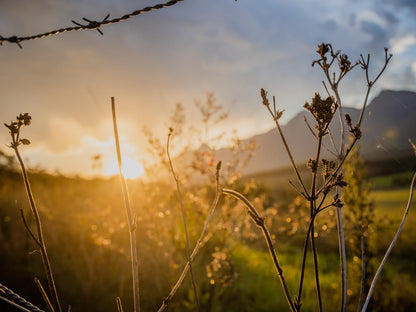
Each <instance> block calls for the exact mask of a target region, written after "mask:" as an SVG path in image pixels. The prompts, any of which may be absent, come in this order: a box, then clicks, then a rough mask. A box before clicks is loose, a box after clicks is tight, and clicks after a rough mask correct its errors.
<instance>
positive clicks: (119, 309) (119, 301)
mask: <svg viewBox="0 0 416 312" xmlns="http://www.w3.org/2000/svg"><path fill="white" fill-rule="evenodd" d="M116 304H117V311H118V312H123V305H122V304H121V298H120V297H117V298H116Z"/></svg>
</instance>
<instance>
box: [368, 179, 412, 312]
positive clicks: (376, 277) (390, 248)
mask: <svg viewBox="0 0 416 312" xmlns="http://www.w3.org/2000/svg"><path fill="white" fill-rule="evenodd" d="M415 180H416V172H415V174H414V175H413V179H412V183H411V185H410V191H409V193H410V194H409V200H408V202H407V206H406V209H405V211H404V214H403V218H402V221H401V222H400V225H399V228H398V229H397V232H396V234H395V235H394V237H393V240H392V241H391V243H390V246H389V248H388V249H387V251H386V254H385V255H384V257H383V260H382V261H381V263H380V266H379V267H378V269H377V272H376V274H375V276H374V278H373V281H372V282H371V286H370V290H369V291H368V294H367V298H366V300H365V303H364V306H363V309H362V310H361V312H365V311H366V310H367V306H368V304H369V302H370V299H371V296H372V294H373V290H374V287H375V285H376V282H377V279H378V277H379V275H380V273H381V270H382V269H383V266H384V264H385V263H386V261H387V258H388V257H389V255H390V253H391V251H392V249H393V247H394V245H395V244H396V241H397V238H398V237H399V235H400V233H401V231H402V229H403V226H404V223H405V221H406V218H407V214H408V213H409V209H410V206H411V204H412V198H413V187H414V185H415Z"/></svg>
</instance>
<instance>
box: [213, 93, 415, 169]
mask: <svg viewBox="0 0 416 312" xmlns="http://www.w3.org/2000/svg"><path fill="white" fill-rule="evenodd" d="M344 113H348V114H350V116H351V118H352V121H353V123H356V122H357V121H358V118H359V114H360V111H359V110H358V109H356V108H351V107H344V108H343V114H344ZM305 117H306V119H307V120H308V123H309V125H310V126H311V127H312V128H313V127H314V122H313V120H312V118H311V117H310V114H309V113H307V112H306V111H302V112H300V113H299V114H297V115H296V116H295V117H294V118H292V119H291V120H290V121H289V122H288V123H287V124H286V125H284V126H282V130H283V132H284V134H285V136H286V140H287V142H288V144H289V146H290V148H291V150H292V153H293V157H294V159H295V162H297V163H300V164H303V163H305V162H306V161H307V159H308V158H309V157H313V156H314V155H313V154H314V151H315V148H316V139H315V138H314V136H313V135H312V133H311V131H309V130H308V126H307V124H306V122H305ZM415 121H416V92H411V91H392V90H385V91H382V92H380V94H378V95H377V96H376V97H375V98H374V99H373V100H372V101H371V102H370V103H369V105H368V106H367V109H366V112H365V115H364V120H363V125H362V131H363V137H362V138H361V140H360V145H361V151H362V154H363V155H364V157H365V158H366V159H367V160H378V159H386V158H389V159H395V158H397V159H399V158H403V157H407V156H410V155H411V154H412V149H411V147H410V144H409V142H408V140H409V138H411V139H413V140H414V141H416V122H415ZM331 133H332V134H333V138H334V142H335V144H336V145H339V141H340V122H339V118H338V117H336V118H335V120H334V123H333V125H332V127H331ZM252 138H254V139H255V140H256V141H257V143H258V145H259V148H258V150H257V151H256V153H255V156H254V157H253V158H252V159H251V161H250V162H249V164H248V166H247V167H246V168H245V171H244V173H245V174H251V173H256V172H261V171H269V170H274V169H278V168H282V167H286V166H288V165H289V158H288V156H287V154H286V151H285V150H284V146H283V144H282V142H281V139H280V136H279V133H278V131H277V129H272V130H270V131H268V132H266V133H263V134H260V135H256V136H254V137H252ZM252 138H249V139H252ZM249 139H248V140H249ZM325 146H326V147H327V148H328V149H332V150H333V148H332V144H331V142H330V140H329V137H327V138H326V140H325ZM328 149H326V148H324V156H323V157H333V156H332V155H331V154H330V153H329V152H328ZM217 155H218V156H219V158H221V159H223V160H224V159H227V152H226V150H220V151H218V154H217Z"/></svg>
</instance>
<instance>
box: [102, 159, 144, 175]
mask: <svg viewBox="0 0 416 312" xmlns="http://www.w3.org/2000/svg"><path fill="white" fill-rule="evenodd" d="M122 164H123V166H122V169H121V171H122V172H123V175H124V177H125V178H126V179H137V178H139V177H140V176H142V175H143V174H144V169H143V166H142V165H141V164H140V163H139V162H138V161H136V160H134V159H132V158H130V157H126V156H123V157H122ZM115 174H119V170H118V163H117V159H116V158H113V159H111V160H110V161H108V162H107V163H106V164H105V165H104V167H103V175H105V176H111V175H115Z"/></svg>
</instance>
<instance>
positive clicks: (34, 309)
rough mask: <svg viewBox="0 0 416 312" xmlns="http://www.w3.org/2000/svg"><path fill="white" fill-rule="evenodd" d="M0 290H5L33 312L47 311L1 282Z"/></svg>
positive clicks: (13, 298) (14, 299) (9, 295)
mask: <svg viewBox="0 0 416 312" xmlns="http://www.w3.org/2000/svg"><path fill="white" fill-rule="evenodd" d="M0 290H1V291H3V292H4V293H5V294H6V295H7V296H8V297H10V298H11V299H12V300H13V301H14V302H15V303H16V302H17V303H19V304H21V305H22V306H24V307H25V308H27V309H28V310H30V311H32V312H45V311H44V310H41V309H39V308H38V307H37V306H35V305H33V304H32V303H30V302H29V301H27V300H26V299H25V298H22V297H20V296H19V295H18V294H16V293H15V292H13V291H12V290H10V289H9V288H7V287H6V286H4V285H3V284H1V283H0ZM0 293H1V292H0Z"/></svg>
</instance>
